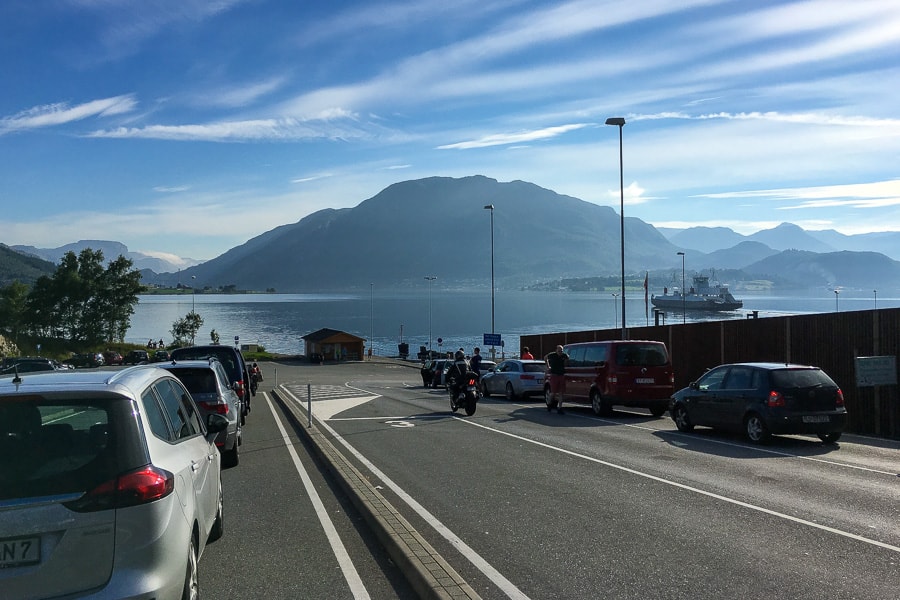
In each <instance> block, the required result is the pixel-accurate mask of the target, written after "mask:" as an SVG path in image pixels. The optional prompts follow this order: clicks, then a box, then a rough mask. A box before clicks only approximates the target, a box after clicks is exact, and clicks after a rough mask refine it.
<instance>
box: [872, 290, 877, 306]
mask: <svg viewBox="0 0 900 600" xmlns="http://www.w3.org/2000/svg"><path fill="white" fill-rule="evenodd" d="M872 293H873V294H875V310H878V290H872Z"/></svg>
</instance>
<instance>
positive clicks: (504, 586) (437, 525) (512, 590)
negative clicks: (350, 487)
mask: <svg viewBox="0 0 900 600" xmlns="http://www.w3.org/2000/svg"><path fill="white" fill-rule="evenodd" d="M285 391H287V393H289V394H291V396H293V394H292V393H291V390H289V389H286V388H285ZM294 400H295V401H297V402H298V403H300V406H301V407H304V408H305V405H304V404H303V403H302V402H301V401H300V399H299V398H297V397H296V396H294ZM313 416H315V413H313ZM317 420H318V422H319V425H320V426H321V427H322V428H324V429H326V430H327V431H328V432H329V433H330V434H331V435H332V436H333V437H334V439H336V440H338V441H339V442H340V443H341V445H343V446H344V447H345V448H346V449H347V450H348V451H349V452H350V453H351V454H353V456H355V457H356V458H357V460H359V461H360V462H361V463H362V464H363V465H365V466H366V468H367V469H369V471H371V472H372V474H374V475H375V476H376V477H378V478H379V479H380V480H381V482H382V483H383V484H384V485H385V486H387V487H388V488H390V489H391V490H392V491H393V492H394V493H395V494H397V496H398V497H399V498H401V499H402V500H403V501H404V502H406V504H407V505H408V506H409V507H410V508H411V509H413V510H414V511H415V512H416V514H418V515H419V516H420V517H421V518H422V519H424V520H425V521H426V522H427V523H428V524H429V525H430V526H431V527H433V528H434V530H435V531H437V532H438V533H439V534H440V535H441V536H442V537H443V538H444V539H445V540H447V541H448V542H450V544H452V545H453V547H454V548H456V549H457V550H458V551H459V552H460V553H461V554H462V555H463V556H464V557H465V558H466V559H468V560H469V562H471V563H472V564H473V565H474V566H475V567H476V568H477V569H478V570H479V571H481V572H482V573H483V574H484V575H485V577H487V578H488V579H490V580H491V581H492V582H493V583H494V585H496V586H497V587H498V588H499V589H500V590H501V591H502V592H503V593H504V594H506V596H507V597H509V598H514V599H516V600H529V598H528V596H526V595H525V593H524V592H522V591H521V590H520V589H519V588H517V587H516V586H515V585H514V584H513V583H512V582H511V581H510V580H508V579H507V578H506V577H504V576H503V575H502V574H501V573H500V572H499V571H498V570H497V569H495V568H494V567H493V566H492V565H491V564H490V563H488V562H487V561H486V560H485V559H484V558H483V557H482V556H480V555H479V554H478V553H477V552H475V550H474V549H472V548H470V547H469V546H468V544H466V543H465V542H464V541H462V539H461V538H460V537H459V536H458V535H456V534H455V533H453V532H452V531H450V529H449V528H448V527H447V526H446V525H444V524H443V523H442V522H441V521H439V520H438V518H437V517H435V516H434V515H432V514H431V513H430V512H428V511H427V510H426V509H425V507H424V506H422V505H421V504H419V503H418V502H417V501H416V500H415V498H413V497H412V496H410V495H409V494H407V493H406V491H404V490H403V488H401V487H400V486H399V485H397V484H396V483H394V481H393V480H392V479H391V478H390V477H388V476H387V475H386V474H385V473H383V472H382V471H381V469H379V468H378V467H376V466H375V465H374V464H372V462H371V461H370V460H369V459H367V458H366V457H365V456H363V455H362V454H361V453H360V452H359V451H358V450H356V448H354V447H353V446H351V445H350V444H349V443H348V442H347V441H346V440H345V439H344V438H342V437H341V436H340V435H338V433H337V432H336V431H335V430H334V429H332V428H331V427H330V426H329V425H328V423H325V422H324V421H322V420H321V419H318V418H317Z"/></svg>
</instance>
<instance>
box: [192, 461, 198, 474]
mask: <svg viewBox="0 0 900 600" xmlns="http://www.w3.org/2000/svg"><path fill="white" fill-rule="evenodd" d="M199 470H200V465H199V463H197V461H195V460H192V461H191V471H193V472H194V473H196V472H197V471H199Z"/></svg>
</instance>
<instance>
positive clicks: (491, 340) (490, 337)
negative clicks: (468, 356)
mask: <svg viewBox="0 0 900 600" xmlns="http://www.w3.org/2000/svg"><path fill="white" fill-rule="evenodd" d="M484 345H485V346H500V345H501V340H500V334H499V333H485V334H484Z"/></svg>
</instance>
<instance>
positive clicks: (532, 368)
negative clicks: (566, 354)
mask: <svg viewBox="0 0 900 600" xmlns="http://www.w3.org/2000/svg"><path fill="white" fill-rule="evenodd" d="M522 368H523V369H524V370H525V372H526V373H543V372H544V371H546V370H547V367H546V365H544V363H524V364H523V365H522Z"/></svg>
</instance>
